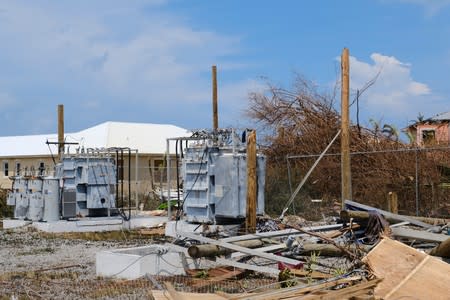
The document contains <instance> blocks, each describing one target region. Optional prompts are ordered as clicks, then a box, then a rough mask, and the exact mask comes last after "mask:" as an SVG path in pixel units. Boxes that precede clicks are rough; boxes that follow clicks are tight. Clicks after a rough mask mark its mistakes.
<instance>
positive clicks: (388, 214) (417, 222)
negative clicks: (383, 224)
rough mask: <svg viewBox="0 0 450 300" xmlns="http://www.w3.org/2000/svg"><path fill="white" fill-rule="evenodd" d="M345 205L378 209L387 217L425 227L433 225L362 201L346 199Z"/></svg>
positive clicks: (364, 208)
mask: <svg viewBox="0 0 450 300" xmlns="http://www.w3.org/2000/svg"><path fill="white" fill-rule="evenodd" d="M345 205H350V206H353V207H356V208H359V209H363V210H374V211H377V212H378V213H380V214H382V215H383V216H385V217H389V218H392V219H396V220H398V221H406V222H409V223H411V224H414V225H416V226H419V227H423V228H430V227H432V226H431V225H430V224H426V223H424V222H421V221H418V220H415V219H413V218H410V217H407V216H402V215H397V214H393V213H390V212H388V211H385V210H382V209H378V208H375V207H372V206H368V205H364V204H361V203H358V202H355V201H351V200H345Z"/></svg>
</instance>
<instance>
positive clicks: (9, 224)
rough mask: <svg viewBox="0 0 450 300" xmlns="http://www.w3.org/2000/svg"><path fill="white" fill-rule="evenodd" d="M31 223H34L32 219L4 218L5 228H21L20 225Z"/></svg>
mask: <svg viewBox="0 0 450 300" xmlns="http://www.w3.org/2000/svg"><path fill="white" fill-rule="evenodd" d="M31 223H32V222H31V221H25V220H13V219H4V220H3V229H13V228H19V227H23V226H26V225H29V224H31Z"/></svg>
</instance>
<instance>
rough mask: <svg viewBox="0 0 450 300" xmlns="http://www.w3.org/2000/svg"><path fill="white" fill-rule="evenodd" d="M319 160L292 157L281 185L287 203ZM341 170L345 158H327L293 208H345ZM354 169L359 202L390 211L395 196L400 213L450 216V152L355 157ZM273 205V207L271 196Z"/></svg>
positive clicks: (422, 150) (396, 152)
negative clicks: (390, 198) (390, 200)
mask: <svg viewBox="0 0 450 300" xmlns="http://www.w3.org/2000/svg"><path fill="white" fill-rule="evenodd" d="M318 157H319V155H289V156H287V158H286V165H287V171H286V178H287V182H286V183H285V184H284V185H283V180H282V179H280V184H281V185H282V186H284V189H285V193H284V198H286V197H287V196H288V195H291V194H292V191H293V190H295V188H296V187H297V184H298V183H299V182H300V181H301V180H302V178H303V176H304V174H306V172H307V171H308V170H309V168H310V167H311V166H312V165H313V164H314V162H315V161H316V160H317V158H318ZM340 168H341V161H340V154H327V155H325V156H324V157H323V159H322V160H321V161H320V163H319V164H318V165H317V167H316V168H315V169H314V171H313V172H312V173H311V176H310V178H308V180H307V184H305V186H304V187H303V189H302V191H301V192H300V194H299V196H297V198H296V200H295V201H294V204H293V206H292V208H291V209H293V210H294V212H295V210H297V212H300V211H302V210H304V209H310V208H314V207H321V206H323V205H328V206H329V205H330V204H333V203H339V202H340V201H341V200H340V198H341V196H340V191H341V171H340ZM351 169H352V195H353V200H355V201H359V202H362V203H366V204H369V205H372V206H374V207H377V208H386V207H387V198H388V196H389V194H391V195H392V194H393V193H394V194H395V195H396V196H397V197H398V205H399V212H400V213H402V214H410V215H422V216H448V215H449V212H450V148H449V147H439V148H437V147H436V148H413V149H396V150H379V151H371V152H355V153H352V154H351ZM269 176H270V174H269ZM269 184H270V183H269ZM269 190H271V189H270V187H269ZM279 192H282V191H281V190H279ZM311 201H313V202H312V203H311ZM285 202H286V201H284V203H285ZM314 203H315V204H314ZM267 205H269V206H270V205H271V203H270V195H269V199H268V203H267ZM291 212H292V211H291Z"/></svg>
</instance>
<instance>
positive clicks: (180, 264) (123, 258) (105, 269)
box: [96, 244, 199, 279]
mask: <svg viewBox="0 0 450 300" xmlns="http://www.w3.org/2000/svg"><path fill="white" fill-rule="evenodd" d="M184 252H185V249H183V250H180V249H179V248H177V247H172V246H171V245H170V244H166V245H150V246H145V247H135V248H126V249H118V250H109V251H100V252H97V254H96V273H97V276H104V277H115V278H125V279H136V278H139V277H141V276H144V275H145V274H151V275H185V274H186V273H185V271H184V270H185V268H198V267H199V265H198V263H197V262H196V261H195V260H193V259H192V258H190V257H188V256H186V254H185V253H184Z"/></svg>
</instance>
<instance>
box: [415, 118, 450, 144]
mask: <svg viewBox="0 0 450 300" xmlns="http://www.w3.org/2000/svg"><path fill="white" fill-rule="evenodd" d="M424 131H434V133H435V140H434V141H430V142H428V143H427V142H426V141H424V139H423V133H424ZM449 141H450V131H449V124H448V123H440V124H420V125H417V131H416V142H417V144H418V145H420V146H429V145H439V144H448V143H449ZM427 144H428V145H427Z"/></svg>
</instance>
